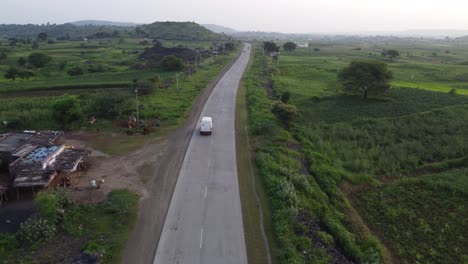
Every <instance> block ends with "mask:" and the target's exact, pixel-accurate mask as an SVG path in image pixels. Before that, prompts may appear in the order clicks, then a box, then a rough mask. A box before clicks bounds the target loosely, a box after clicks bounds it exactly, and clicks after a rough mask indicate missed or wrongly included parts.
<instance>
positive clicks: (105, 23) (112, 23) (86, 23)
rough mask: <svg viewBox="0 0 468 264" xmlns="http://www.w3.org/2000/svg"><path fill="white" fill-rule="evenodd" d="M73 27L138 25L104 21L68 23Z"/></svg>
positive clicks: (135, 24)
mask: <svg viewBox="0 0 468 264" xmlns="http://www.w3.org/2000/svg"><path fill="white" fill-rule="evenodd" d="M70 24H73V25H75V26H89V25H92V26H117V27H136V26H138V25H140V24H137V23H133V22H113V21H105V20H80V21H75V22H70Z"/></svg>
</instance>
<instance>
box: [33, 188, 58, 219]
mask: <svg viewBox="0 0 468 264" xmlns="http://www.w3.org/2000/svg"><path fill="white" fill-rule="evenodd" d="M35 201H36V204H37V205H38V207H39V213H40V215H41V217H42V218H43V219H46V220H48V221H50V222H51V223H55V224H56V223H58V219H59V209H60V198H59V197H58V195H56V194H54V193H50V192H40V193H39V194H38V195H37V197H36V199H35Z"/></svg>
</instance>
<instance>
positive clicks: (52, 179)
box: [0, 131, 88, 197]
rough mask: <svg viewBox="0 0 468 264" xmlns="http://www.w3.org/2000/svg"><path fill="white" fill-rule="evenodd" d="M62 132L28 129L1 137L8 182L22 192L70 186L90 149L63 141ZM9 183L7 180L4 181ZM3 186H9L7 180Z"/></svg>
mask: <svg viewBox="0 0 468 264" xmlns="http://www.w3.org/2000/svg"><path fill="white" fill-rule="evenodd" d="M61 135H63V132H60V131H43V132H35V131H25V132H23V133H6V134H1V136H0V160H1V161H0V166H1V167H2V168H3V169H4V170H5V168H8V172H9V176H8V181H7V183H8V185H9V186H11V187H13V188H14V189H15V190H16V193H17V196H18V197H19V192H20V191H22V190H24V189H25V188H28V189H29V190H32V191H33V193H34V191H35V190H37V189H42V188H49V187H55V186H70V185H72V183H73V180H74V176H75V175H74V173H76V172H78V171H80V170H82V169H83V167H84V165H83V162H84V159H85V158H86V157H87V155H88V151H86V150H83V149H75V148H73V147H71V146H67V145H65V144H60V143H59V139H60V137H61ZM3 182H5V181H3ZM0 187H2V189H6V188H7V187H8V186H5V183H3V186H0Z"/></svg>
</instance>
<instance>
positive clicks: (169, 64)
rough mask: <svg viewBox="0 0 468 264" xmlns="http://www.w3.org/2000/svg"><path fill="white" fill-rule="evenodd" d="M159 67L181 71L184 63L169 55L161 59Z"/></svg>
mask: <svg viewBox="0 0 468 264" xmlns="http://www.w3.org/2000/svg"><path fill="white" fill-rule="evenodd" d="M161 67H162V68H163V69H164V70H166V71H182V70H183V69H184V68H185V64H184V62H183V61H182V60H181V59H179V58H177V57H176V56H174V55H169V56H165V57H164V58H163V59H162V60H161Z"/></svg>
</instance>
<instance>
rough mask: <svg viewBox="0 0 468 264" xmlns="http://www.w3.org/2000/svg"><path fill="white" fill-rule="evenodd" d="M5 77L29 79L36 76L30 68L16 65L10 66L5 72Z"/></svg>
mask: <svg viewBox="0 0 468 264" xmlns="http://www.w3.org/2000/svg"><path fill="white" fill-rule="evenodd" d="M4 76H5V78H7V79H10V80H13V81H14V80H16V78H21V79H29V78H31V77H33V76H34V73H32V72H31V71H28V70H20V69H18V68H16V67H10V68H8V70H7V71H6V73H5V75H4Z"/></svg>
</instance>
